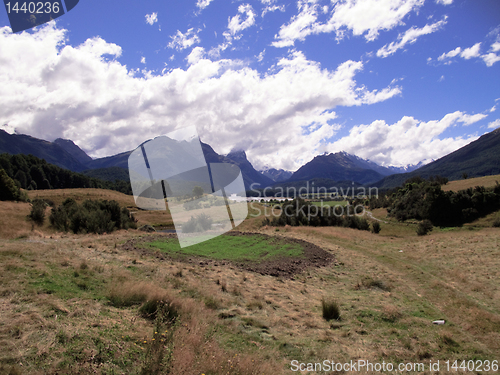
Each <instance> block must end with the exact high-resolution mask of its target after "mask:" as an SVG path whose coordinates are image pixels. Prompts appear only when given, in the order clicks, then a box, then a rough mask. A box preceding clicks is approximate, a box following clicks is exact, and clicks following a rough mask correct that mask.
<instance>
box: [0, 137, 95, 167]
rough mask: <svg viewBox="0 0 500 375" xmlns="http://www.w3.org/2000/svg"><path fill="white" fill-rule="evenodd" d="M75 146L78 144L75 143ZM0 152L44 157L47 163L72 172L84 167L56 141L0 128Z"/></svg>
mask: <svg viewBox="0 0 500 375" xmlns="http://www.w3.org/2000/svg"><path fill="white" fill-rule="evenodd" d="M75 147H78V146H76V145H75ZM82 152H83V151H82ZM0 153H8V154H11V155H17V154H24V155H29V154H31V155H33V156H36V157H37V158H40V159H45V160H46V161H47V163H50V164H54V165H57V166H58V167H61V168H65V169H69V170H71V171H73V172H81V171H83V170H84V169H86V167H85V165H84V164H82V163H81V162H80V161H79V160H78V159H77V158H75V157H74V156H73V155H71V154H70V153H69V152H68V151H66V150H65V149H64V148H63V147H61V146H60V145H59V144H57V143H53V142H49V141H44V140H42V139H38V138H34V137H31V136H29V135H24V134H9V133H7V132H6V131H4V130H1V129H0Z"/></svg>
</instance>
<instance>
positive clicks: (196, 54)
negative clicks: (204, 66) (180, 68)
mask: <svg viewBox="0 0 500 375" xmlns="http://www.w3.org/2000/svg"><path fill="white" fill-rule="evenodd" d="M204 55H205V49H204V48H203V47H195V48H193V50H192V51H191V53H190V54H189V55H188V56H187V57H186V60H187V61H188V64H189V65H193V64H196V63H197V62H199V61H200V60H201V59H203V56H204Z"/></svg>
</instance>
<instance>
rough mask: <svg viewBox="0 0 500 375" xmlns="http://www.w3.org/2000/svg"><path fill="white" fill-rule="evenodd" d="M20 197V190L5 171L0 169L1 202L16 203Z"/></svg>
mask: <svg viewBox="0 0 500 375" xmlns="http://www.w3.org/2000/svg"><path fill="white" fill-rule="evenodd" d="M19 196H20V192H19V188H18V187H17V186H16V183H15V182H14V180H13V179H12V178H10V177H9V176H8V175H7V172H5V171H4V170H3V169H0V200H2V201H15V200H18V199H19Z"/></svg>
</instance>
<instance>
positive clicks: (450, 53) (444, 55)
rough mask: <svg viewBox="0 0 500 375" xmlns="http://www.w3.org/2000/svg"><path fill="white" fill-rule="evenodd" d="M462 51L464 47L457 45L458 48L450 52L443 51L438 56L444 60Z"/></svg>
mask: <svg viewBox="0 0 500 375" xmlns="http://www.w3.org/2000/svg"><path fill="white" fill-rule="evenodd" d="M460 52H462V48H460V47H457V48H455V49H453V50H451V51H450V52H447V53H443V54H442V55H441V56H439V57H438V61H444V60H446V59H451V58H453V57H455V56H457V55H458V54H460Z"/></svg>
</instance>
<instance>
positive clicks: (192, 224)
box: [182, 213, 213, 233]
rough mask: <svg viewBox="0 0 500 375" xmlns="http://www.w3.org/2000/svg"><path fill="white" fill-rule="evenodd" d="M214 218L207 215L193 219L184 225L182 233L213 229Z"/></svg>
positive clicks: (202, 214) (203, 214)
mask: <svg viewBox="0 0 500 375" xmlns="http://www.w3.org/2000/svg"><path fill="white" fill-rule="evenodd" d="M212 222H213V220H212V218H211V217H210V216H208V215H207V214H205V213H201V214H200V215H198V216H196V217H193V216H191V218H190V219H189V220H188V221H187V222H186V223H185V224H183V225H182V233H194V232H204V231H207V230H209V229H210V228H212Z"/></svg>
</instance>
